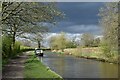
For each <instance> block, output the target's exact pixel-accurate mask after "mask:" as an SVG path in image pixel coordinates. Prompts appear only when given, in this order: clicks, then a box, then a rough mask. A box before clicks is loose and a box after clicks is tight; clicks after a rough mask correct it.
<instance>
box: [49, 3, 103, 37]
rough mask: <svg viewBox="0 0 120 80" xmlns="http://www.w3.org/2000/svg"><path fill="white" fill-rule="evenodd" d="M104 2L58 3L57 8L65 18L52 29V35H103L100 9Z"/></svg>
mask: <svg viewBox="0 0 120 80" xmlns="http://www.w3.org/2000/svg"><path fill="white" fill-rule="evenodd" d="M102 6H103V3H102V2H58V3H57V7H58V8H59V9H60V10H61V11H62V12H64V13H65V18H64V19H63V20H61V21H60V22H58V24H57V25H56V26H55V27H53V28H51V29H50V30H51V32H52V33H59V32H66V33H73V34H74V33H79V34H82V33H92V34H97V35H101V31H102V30H101V27H100V26H99V23H98V20H99V16H98V14H99V8H101V7H102Z"/></svg>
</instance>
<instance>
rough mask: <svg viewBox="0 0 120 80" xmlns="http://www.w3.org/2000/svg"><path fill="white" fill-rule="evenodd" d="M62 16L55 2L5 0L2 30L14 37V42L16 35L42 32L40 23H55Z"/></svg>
mask: <svg viewBox="0 0 120 80" xmlns="http://www.w3.org/2000/svg"><path fill="white" fill-rule="evenodd" d="M61 16H62V13H61V12H60V11H59V10H58V9H57V8H56V6H55V4H53V3H42V2H40V3H36V2H3V3H2V31H3V34H8V35H10V36H11V37H12V39H13V44H14V43H15V37H16V36H19V35H21V34H23V33H34V34H36V33H38V32H41V30H42V27H43V25H40V24H39V23H52V24H54V23H55V22H56V21H58V20H59V19H60V18H61Z"/></svg>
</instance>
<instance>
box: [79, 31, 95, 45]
mask: <svg viewBox="0 0 120 80" xmlns="http://www.w3.org/2000/svg"><path fill="white" fill-rule="evenodd" d="M81 41H82V44H83V46H84V47H91V46H92V45H93V41H94V36H93V35H92V34H90V33H84V34H83V35H82V37H81Z"/></svg>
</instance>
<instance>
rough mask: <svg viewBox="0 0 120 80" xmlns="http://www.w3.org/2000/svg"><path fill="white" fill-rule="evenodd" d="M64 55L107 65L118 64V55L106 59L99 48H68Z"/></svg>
mask: <svg viewBox="0 0 120 80" xmlns="http://www.w3.org/2000/svg"><path fill="white" fill-rule="evenodd" d="M64 54H66V55H73V56H76V57H80V58H86V59H92V60H97V61H102V62H109V63H115V64H117V63H119V62H118V54H117V53H116V54H114V55H112V56H111V57H107V56H106V55H105V54H104V53H103V52H102V51H101V49H100V48H98V47H96V48H94V47H93V48H81V47H78V48H70V49H65V50H64Z"/></svg>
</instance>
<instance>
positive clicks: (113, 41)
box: [99, 2, 120, 54]
mask: <svg viewBox="0 0 120 80" xmlns="http://www.w3.org/2000/svg"><path fill="white" fill-rule="evenodd" d="M119 14H120V13H118V3H117V2H114V3H106V4H105V5H104V7H102V8H101V9H100V13H99V16H100V17H101V19H100V25H101V26H102V28H103V30H104V31H103V41H104V42H103V43H104V44H105V45H102V46H107V49H108V48H109V50H110V51H109V52H108V53H109V54H112V52H111V51H117V49H118V29H119V27H120V26H119V21H118V15H119Z"/></svg>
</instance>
